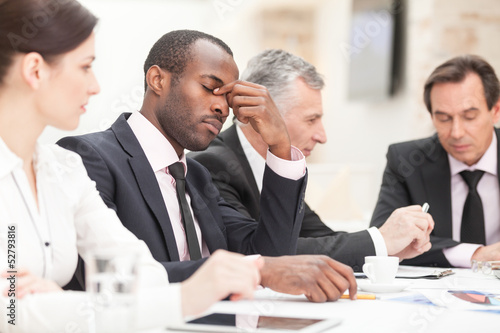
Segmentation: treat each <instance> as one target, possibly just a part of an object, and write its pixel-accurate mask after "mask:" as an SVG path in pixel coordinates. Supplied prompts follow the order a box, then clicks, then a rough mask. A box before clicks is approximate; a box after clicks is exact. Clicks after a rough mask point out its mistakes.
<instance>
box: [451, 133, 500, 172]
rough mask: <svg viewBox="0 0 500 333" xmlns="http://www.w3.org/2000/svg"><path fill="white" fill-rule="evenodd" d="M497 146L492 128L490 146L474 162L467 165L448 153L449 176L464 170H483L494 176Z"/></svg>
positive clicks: (496, 162)
mask: <svg viewBox="0 0 500 333" xmlns="http://www.w3.org/2000/svg"><path fill="white" fill-rule="evenodd" d="M497 146H498V142H497V136H496V133H495V131H494V130H493V137H492V139H491V143H490V146H489V147H488V149H487V150H486V152H485V153H484V155H483V156H482V157H481V159H480V160H479V161H478V162H477V163H476V164H473V165H471V166H468V165H467V164H465V163H463V162H460V161H459V160H457V159H456V158H454V157H453V156H451V155H450V154H448V160H449V161H450V171H451V176H455V175H458V174H459V173H460V172H462V171H464V170H470V171H474V170H482V171H484V172H487V173H489V174H492V175H494V176H496V175H497V164H498V149H497Z"/></svg>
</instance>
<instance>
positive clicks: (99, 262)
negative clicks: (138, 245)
mask: <svg viewBox="0 0 500 333" xmlns="http://www.w3.org/2000/svg"><path fill="white" fill-rule="evenodd" d="M138 258H139V257H138V255H137V253H136V252H134V251H129V252H127V251H122V252H119V253H117V252H116V251H113V250H111V251H110V250H93V251H89V252H88V253H87V255H86V257H85V276H86V277H85V280H86V289H87V292H89V293H90V297H91V300H92V305H93V310H94V311H93V315H94V316H93V318H92V320H91V321H90V325H91V327H90V332H92V333H110V332H135V329H134V326H135V313H136V312H137V310H136V306H137V299H136V286H137V282H138V281H137V280H138V275H137V265H138Z"/></svg>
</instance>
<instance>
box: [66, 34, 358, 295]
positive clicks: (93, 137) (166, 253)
mask: <svg viewBox="0 0 500 333" xmlns="http://www.w3.org/2000/svg"><path fill="white" fill-rule="evenodd" d="M144 72H145V81H146V82H145V83H146V93H145V97H144V102H143V105H142V108H141V110H140V111H139V112H134V113H132V114H123V115H121V116H120V117H119V118H118V120H117V121H116V122H115V123H114V124H113V125H112V126H111V128H110V129H108V130H106V131H103V132H97V133H92V134H87V135H83V136H78V137H68V138H64V139H62V140H60V141H59V144H60V145H61V146H63V147H65V148H68V149H70V150H73V151H75V152H77V153H78V154H80V155H81V157H82V159H83V162H84V164H85V166H86V168H87V171H88V173H89V176H90V178H92V179H93V180H95V182H96V184H97V189H98V190H99V191H100V194H101V196H102V198H103V199H104V201H105V202H106V204H107V205H108V206H109V207H111V208H112V209H114V210H115V211H116V212H117V214H118V216H119V217H120V219H121V221H122V223H123V224H124V225H125V226H126V227H127V228H128V229H130V230H131V231H132V232H133V233H134V234H135V235H137V236H138V238H140V239H142V240H144V241H145V243H146V244H147V245H148V246H149V248H150V250H151V252H152V254H153V256H154V257H155V259H156V260H158V261H160V262H161V263H162V264H163V265H164V266H165V268H166V270H167V271H168V274H169V279H170V281H171V282H176V281H182V280H184V279H186V278H187V277H189V276H190V275H191V274H192V273H193V272H194V271H195V270H196V269H197V268H199V267H200V266H201V264H202V263H203V262H204V260H205V258H206V257H208V256H209V255H210V254H211V253H212V252H214V251H215V250H217V249H228V250H230V251H234V252H239V253H243V254H262V255H264V256H265V257H264V267H263V268H262V270H261V277H262V282H261V283H262V284H263V285H264V286H267V287H270V288H272V289H274V290H276V291H281V292H287V293H292V294H305V295H306V297H308V299H310V300H312V301H326V300H336V299H337V298H338V297H340V295H341V294H342V293H343V292H344V291H345V290H346V289H349V290H350V293H351V295H352V296H351V297H352V298H354V296H355V294H356V282H355V279H354V276H353V274H352V270H351V269H350V268H349V267H347V266H345V265H343V264H341V263H338V262H335V261H333V260H330V259H329V258H325V257H320V256H285V255H289V254H295V251H296V242H297V237H298V234H299V230H300V225H301V220H302V215H303V211H304V204H303V196H304V189H305V182H306V180H305V174H306V169H305V161H304V157H303V155H302V154H301V153H300V151H299V150H298V149H296V148H294V147H292V146H291V144H290V139H289V137H288V133H287V131H286V127H285V125H284V123H283V120H282V119H281V117H280V115H279V112H278V111H277V110H276V107H275V105H274V103H273V101H272V99H271V98H270V97H269V94H268V93H267V90H266V89H265V88H264V87H261V86H258V85H255V84H251V83H248V82H243V81H237V79H238V76H239V75H238V74H239V73H238V68H237V66H236V64H235V62H234V60H233V56H232V52H231V50H230V49H229V47H228V46H227V45H226V44H225V43H224V42H222V41H221V40H219V39H218V38H215V37H213V36H210V35H207V34H204V33H201V32H198V31H190V30H180V31H173V32H170V33H168V34H166V35H164V36H163V37H162V38H160V39H159V40H158V41H157V42H156V44H155V45H154V46H153V48H152V49H151V51H150V53H149V55H148V58H147V59H146V62H145V65H144ZM229 107H231V108H232V109H233V111H234V113H235V114H236V116H237V117H238V118H239V119H240V120H241V121H243V122H248V123H249V124H250V126H252V127H255V129H256V130H258V131H259V133H260V134H261V135H262V138H263V140H264V141H265V142H266V144H267V145H268V147H269V153H268V158H267V164H266V168H265V178H266V181H265V184H264V189H263V192H265V194H266V195H265V196H264V195H263V204H262V207H263V214H262V217H261V218H260V220H259V222H258V223H256V222H255V221H254V220H252V219H250V218H248V217H245V216H243V215H241V214H240V213H239V212H238V211H236V210H235V209H234V208H232V207H231V206H229V205H228V204H227V203H226V202H225V201H224V200H223V199H222V198H221V197H220V195H219V193H218V191H217V188H216V187H215V186H214V185H213V183H212V181H211V178H210V174H209V173H208V171H207V170H206V169H205V168H204V167H203V166H201V165H200V164H199V163H197V162H196V161H193V160H192V159H189V158H186V157H185V155H184V149H189V150H195V151H196V150H202V149H205V148H206V147H207V146H208V144H209V143H210V142H211V141H212V140H213V139H214V138H215V136H216V135H217V134H218V133H219V131H220V129H221V127H222V124H223V122H224V121H225V119H226V117H227V116H228V113H229ZM103 223H105V221H103ZM276 256H279V257H276ZM202 258H203V259H202Z"/></svg>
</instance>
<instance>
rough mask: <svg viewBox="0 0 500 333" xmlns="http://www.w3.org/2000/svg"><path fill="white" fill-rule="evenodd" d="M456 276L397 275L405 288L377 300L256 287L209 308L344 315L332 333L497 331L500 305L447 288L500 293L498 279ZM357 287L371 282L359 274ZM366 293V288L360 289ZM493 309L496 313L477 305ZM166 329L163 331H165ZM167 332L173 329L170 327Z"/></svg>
mask: <svg viewBox="0 0 500 333" xmlns="http://www.w3.org/2000/svg"><path fill="white" fill-rule="evenodd" d="M434 271H435V268H422V267H409V266H400V269H399V272H398V275H405V274H407V275H422V274H427V273H432V272H434ZM453 271H454V272H455V274H454V275H450V276H447V277H443V278H441V279H439V280H426V279H411V280H410V279H397V280H396V281H397V282H396V283H402V284H404V283H410V285H409V286H408V287H407V288H406V289H405V290H403V291H401V292H396V293H376V295H377V299H376V300H361V299H359V300H356V301H351V300H349V299H340V300H338V301H336V302H327V303H311V302H309V301H307V300H306V299H305V297H304V296H290V295H285V294H280V293H276V292H273V291H272V290H269V289H263V290H259V291H256V293H255V299H254V300H244V301H238V302H230V301H221V302H218V303H216V304H215V305H214V306H212V307H211V308H210V310H209V311H208V312H223V313H246V314H249V313H250V314H260V315H267V316H272V315H275V316H276V315H277V316H287V317H306V318H330V317H336V318H340V319H341V320H342V322H341V324H340V325H339V326H336V327H334V328H332V329H330V330H328V331H332V332H338V333H342V332H370V333H377V332H384V333H387V332H398V333H402V332H407V333H417V332H425V333H427V332H435V333H447V332H453V333H455V332H478V333H483V332H498V331H499V330H500V306H494V305H483V304H472V303H469V302H466V301H463V300H460V299H458V298H457V297H455V296H452V295H451V294H450V293H449V292H448V291H449V290H474V291H479V292H486V293H490V294H495V295H500V279H497V278H496V277H495V276H494V275H484V274H483V273H481V272H479V273H473V272H472V271H471V270H470V269H453ZM357 281H358V286H359V285H362V284H364V283H369V281H368V280H366V279H357ZM358 292H359V293H364V292H363V291H360V290H359V291H358ZM422 295H424V296H425V297H426V298H427V299H428V300H431V301H432V302H433V303H434V304H435V305H429V304H422V303H418V302H403V301H396V300H394V298H401V297H410V298H421V296H422ZM486 309H489V310H494V311H496V313H494V312H485V311H475V310H486ZM163 332H165V331H163ZM169 332H175V331H172V330H169Z"/></svg>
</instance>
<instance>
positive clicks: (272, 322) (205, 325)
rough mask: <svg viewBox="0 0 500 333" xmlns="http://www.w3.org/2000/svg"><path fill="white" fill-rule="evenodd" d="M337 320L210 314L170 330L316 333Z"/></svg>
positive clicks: (225, 332)
mask: <svg viewBox="0 0 500 333" xmlns="http://www.w3.org/2000/svg"><path fill="white" fill-rule="evenodd" d="M340 322H341V319H339V318H328V319H323V318H316V319H314V318H292V317H282V316H259V315H251V314H230V313H212V314H209V315H206V316H203V317H200V318H197V319H194V320H191V321H189V322H187V323H185V324H183V325H180V326H175V327H174V326H172V327H168V328H169V329H171V330H180V331H191V332H221V333H234V332H259V333H278V332H282V333H285V332H286V333H291V332H294V333H316V332H322V331H325V330H327V329H330V328H332V327H334V326H337V325H339V324H340Z"/></svg>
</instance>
